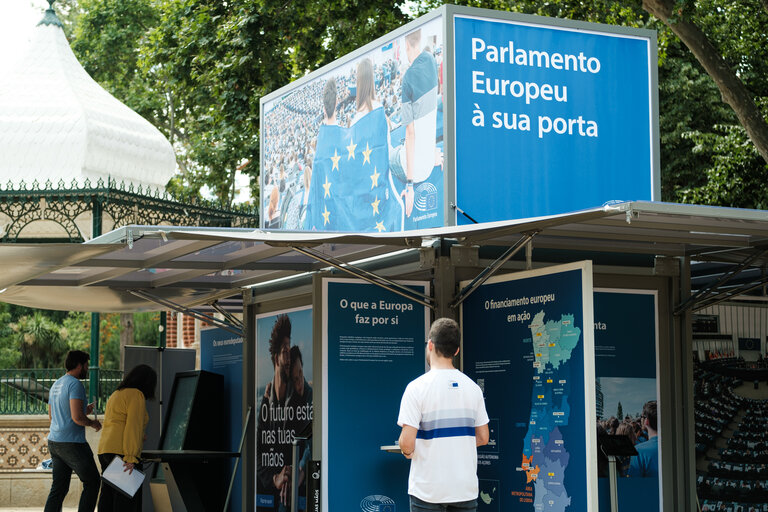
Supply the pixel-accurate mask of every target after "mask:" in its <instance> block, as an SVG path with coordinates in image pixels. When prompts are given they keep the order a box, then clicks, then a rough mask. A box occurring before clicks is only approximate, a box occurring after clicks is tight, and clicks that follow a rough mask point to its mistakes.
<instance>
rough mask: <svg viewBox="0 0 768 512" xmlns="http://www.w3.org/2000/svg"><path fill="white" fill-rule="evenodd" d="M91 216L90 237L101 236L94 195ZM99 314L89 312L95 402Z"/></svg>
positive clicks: (98, 202)
mask: <svg viewBox="0 0 768 512" xmlns="http://www.w3.org/2000/svg"><path fill="white" fill-rule="evenodd" d="M91 212H92V215H93V218H92V220H91V227H92V233H91V238H96V237H97V236H101V215H102V205H101V199H99V197H98V196H94V197H93V200H92V209H91ZM100 322H101V316H100V315H99V314H98V313H91V365H90V368H89V370H90V371H89V375H90V381H89V385H88V396H89V398H90V400H89V401H90V402H95V401H96V397H97V396H98V394H99V366H100V365H99V325H100Z"/></svg>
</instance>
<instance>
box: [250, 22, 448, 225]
mask: <svg viewBox="0 0 768 512" xmlns="http://www.w3.org/2000/svg"><path fill="white" fill-rule="evenodd" d="M443 50H444V49H443V23H442V18H439V17H438V18H434V19H432V20H430V21H427V22H425V23H423V24H421V25H419V26H417V27H415V28H413V29H412V30H410V31H408V32H406V33H404V34H403V35H401V36H399V37H395V38H393V39H390V40H388V41H387V42H386V43H384V44H382V45H380V46H377V47H376V48H375V49H373V50H370V51H368V52H365V53H364V54H362V55H360V56H358V57H357V58H354V59H352V60H348V61H346V62H343V63H342V64H340V65H331V66H330V67H331V70H330V71H327V72H321V73H320V74H319V75H318V76H316V77H314V78H311V79H310V80H309V81H305V82H303V83H301V84H300V85H298V86H296V87H294V88H292V89H291V90H290V91H288V92H286V93H284V94H280V95H279V97H276V98H274V99H271V100H265V101H264V102H263V103H262V169H263V172H262V178H261V180H262V181H261V190H262V195H261V201H262V204H261V208H262V228H264V229H269V230H288V231H354V232H393V231H404V230H413V229H421V228H431V227H440V226H443V225H444V218H443V217H444V214H443V208H444V203H443V201H444V190H445V186H444V171H443V99H442V96H443V90H442V88H443V76H444V74H443V70H442V66H443V56H444V51H443ZM321 71H322V70H321ZM278 92H280V91H278Z"/></svg>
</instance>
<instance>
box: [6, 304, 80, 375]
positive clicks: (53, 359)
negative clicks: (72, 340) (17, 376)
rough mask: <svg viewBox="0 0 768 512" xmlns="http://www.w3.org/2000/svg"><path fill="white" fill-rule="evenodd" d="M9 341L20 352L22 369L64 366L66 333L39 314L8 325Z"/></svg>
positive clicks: (66, 347) (66, 348)
mask: <svg viewBox="0 0 768 512" xmlns="http://www.w3.org/2000/svg"><path fill="white" fill-rule="evenodd" d="M9 327H10V329H11V331H12V334H11V339H13V340H14V341H15V344H16V347H17V348H18V350H19V352H20V355H21V357H20V360H19V365H20V366H21V367H22V368H59V367H61V366H63V365H64V357H65V356H66V354H67V350H68V349H69V347H68V346H67V341H66V336H67V333H66V331H65V330H64V329H63V328H62V327H61V326H60V325H59V324H57V323H55V322H54V321H52V320H51V319H49V318H48V317H46V316H45V315H43V314H42V313H40V312H35V313H34V314H32V315H31V316H23V317H21V318H19V320H18V321H17V322H14V323H11V324H9Z"/></svg>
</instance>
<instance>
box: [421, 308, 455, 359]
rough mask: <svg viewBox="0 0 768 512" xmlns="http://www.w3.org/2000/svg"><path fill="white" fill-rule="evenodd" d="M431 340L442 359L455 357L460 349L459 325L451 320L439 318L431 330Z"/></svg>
mask: <svg viewBox="0 0 768 512" xmlns="http://www.w3.org/2000/svg"><path fill="white" fill-rule="evenodd" d="M429 339H430V340H432V343H433V344H434V345H435V351H436V352H437V355H439V356H440V357H453V356H454V354H456V350H458V348H459V342H460V341H461V335H460V334H459V324H457V323H456V321H455V320H451V319H450V318H438V319H437V320H435V321H434V322H433V323H432V327H430V329H429Z"/></svg>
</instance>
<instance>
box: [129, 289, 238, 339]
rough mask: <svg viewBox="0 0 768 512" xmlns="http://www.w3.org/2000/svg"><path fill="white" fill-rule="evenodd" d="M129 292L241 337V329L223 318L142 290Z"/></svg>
mask: <svg viewBox="0 0 768 512" xmlns="http://www.w3.org/2000/svg"><path fill="white" fill-rule="evenodd" d="M129 292H130V293H131V295H134V296H136V297H138V298H140V299H143V300H146V301H149V302H153V303H155V304H158V305H160V306H163V307H165V308H168V309H172V310H174V311H176V312H179V313H183V314H185V315H189V316H191V317H192V318H195V319H197V320H200V321H203V322H206V323H209V324H211V325H213V326H215V327H219V328H221V329H224V330H225V331H228V332H231V333H232V334H234V335H235V336H240V337H241V338H242V337H243V329H242V328H241V327H238V326H236V325H232V324H229V323H227V322H224V321H223V320H219V319H218V318H215V317H212V316H209V315H206V314H205V313H200V312H199V311H195V310H193V309H190V308H188V307H186V306H182V305H181V304H177V303H175V302H173V301H171V300H168V299H161V298H160V297H155V296H154V295H152V294H150V293H147V292H145V291H142V290H129Z"/></svg>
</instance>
